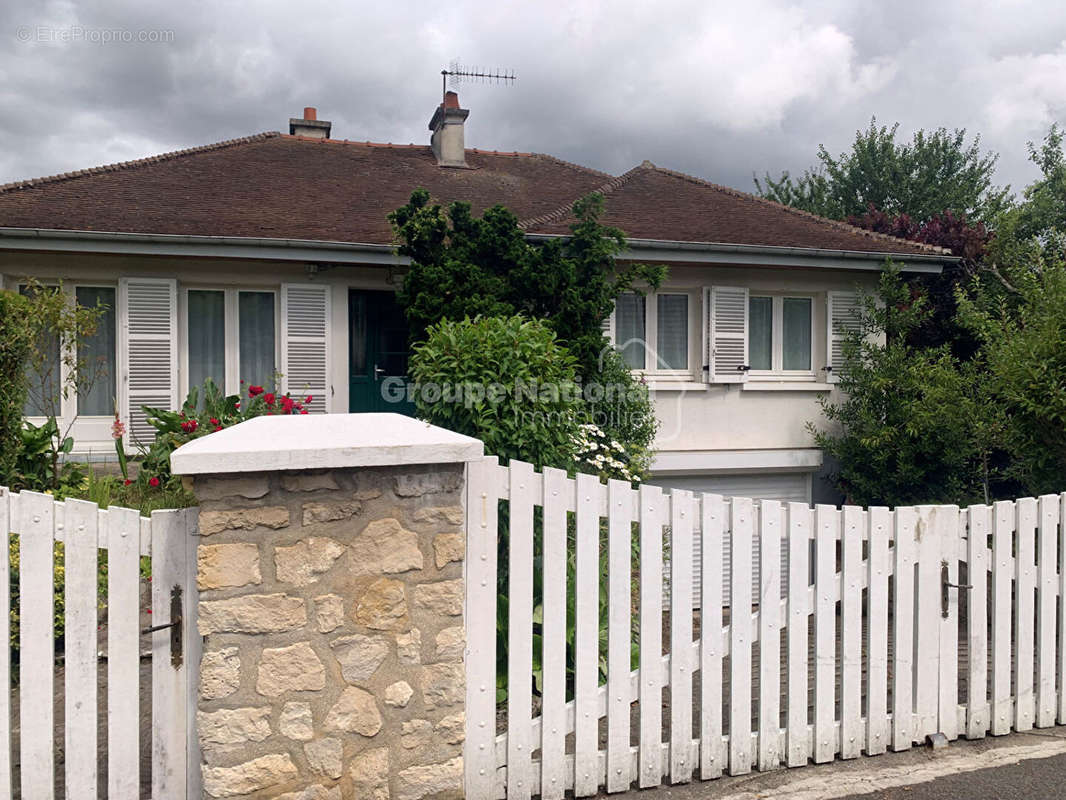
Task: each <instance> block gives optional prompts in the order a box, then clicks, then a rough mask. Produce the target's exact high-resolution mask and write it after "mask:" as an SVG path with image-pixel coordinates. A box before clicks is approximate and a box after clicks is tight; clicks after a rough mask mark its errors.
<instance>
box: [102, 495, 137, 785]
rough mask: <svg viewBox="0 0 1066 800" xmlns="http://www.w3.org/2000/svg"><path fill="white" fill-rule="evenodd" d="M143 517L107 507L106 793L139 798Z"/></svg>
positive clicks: (124, 510)
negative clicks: (133, 689) (139, 688)
mask: <svg viewBox="0 0 1066 800" xmlns="http://www.w3.org/2000/svg"><path fill="white" fill-rule="evenodd" d="M140 538H141V518H140V515H139V514H138V513H137V512H136V511H134V510H132V509H129V508H115V507H112V508H109V509H108V510H107V599H108V603H107V787H108V788H107V793H108V797H137V796H138V792H139V791H140V790H139V786H140V758H141V749H140V736H139V733H140V723H139V718H140V703H139V702H138V701H139V692H137V691H131V687H136V686H139V685H140V670H139V666H140V645H141V642H140V633H141V630H140V613H139V612H140V576H141V573H140V566H141V552H140Z"/></svg>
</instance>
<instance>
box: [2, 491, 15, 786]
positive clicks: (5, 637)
mask: <svg viewBox="0 0 1066 800" xmlns="http://www.w3.org/2000/svg"><path fill="white" fill-rule="evenodd" d="M13 504H14V495H12V494H11V492H10V491H9V490H8V489H7V487H6V486H0V534H3V537H4V538H3V547H0V642H10V641H11V561H10V559H11V549H10V548H9V547H8V542H9V538H10V536H9V534H10V532H12V531H14V530H15V527H14V522H15V520H14V518H13V515H12V513H11V510H12V506H13ZM10 686H11V648H10V647H0V797H4V796H9V795H10V796H14V787H13V786H12V781H11V779H12V774H11V746H10V742H11V692H10V691H9V688H10Z"/></svg>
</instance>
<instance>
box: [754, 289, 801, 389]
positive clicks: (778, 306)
mask: <svg viewBox="0 0 1066 800" xmlns="http://www.w3.org/2000/svg"><path fill="white" fill-rule="evenodd" d="M756 297H769V298H771V300H772V304H773V305H772V308H771V315H770V319H771V325H772V331H771V339H770V363H771V366H770V369H750V370H748V379H749V380H753V381H759V380H773V381H804V382H810V381H813V380H815V377H816V375H817V373H816V371H815V367H814V363H815V360H814V353H815V325H814V316H815V315H814V309H815V299H816V298H815V295H813V294H803V293H797V292H766V291H760V290H758V289H751V290H749V291H748V302H749V303H750V302H751V300H753V299H755V298H756ZM785 300H807V301H809V302H810V304H811V368H810V369H789V370H786V369H785V368H784V359H785V348H784V329H785V326H784V321H785V312H784V308H785V303H784V301H785ZM749 308H750V306H749ZM749 313H750V312H749ZM747 348H748V356H747V360H748V361H750V360H751V327H750V322H749V328H748V343H747Z"/></svg>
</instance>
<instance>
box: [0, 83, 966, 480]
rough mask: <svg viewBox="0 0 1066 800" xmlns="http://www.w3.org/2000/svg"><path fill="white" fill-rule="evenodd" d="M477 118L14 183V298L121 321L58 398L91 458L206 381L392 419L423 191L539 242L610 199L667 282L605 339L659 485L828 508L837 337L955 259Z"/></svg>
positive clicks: (289, 138)
mask: <svg viewBox="0 0 1066 800" xmlns="http://www.w3.org/2000/svg"><path fill="white" fill-rule="evenodd" d="M468 113H469V112H468V111H467V110H465V109H462V108H460V107H459V103H458V98H457V97H456V96H455V95H454V94H452V93H449V94H448V95H447V97H446V102H445V103H442V104H441V106H440V107H438V108H437V109H436V111H435V112H434V114H433V117H432V120H431V122H430V129H431V131H432V139H431V144H430V145H428V146H427V145H395V144H380V143H372V142H356V141H348V140H338V139H335V138H332V130H331V125H330V123H329V122H326V121H323V120H319V119H317V114H316V112H315V109H313V108H307V109H305V110H304V114H303V117H302V118H299V119H291V120H289V132H288V134H281V133H260V134H257V135H254V136H248V137H245V138H241V139H234V140H230V141H224V142H219V143H217V144H211V145H206V146H204V147H197V148H193V149H189V150H181V151H178V152H173V153H167V154H164V155H160V156H156V157H152V158H146V159H141V160H137V161H131V162H127V163H122V164H114V165H110V166H103V167H94V168H90V169H85V170H81V171H79V172H74V173H67V174H63V175H56V176H52V177H46V178H39V179H33V180H25V181H19V182H16V183H12V184H8V185H6V186H2V187H0V280H2V285H3V286H4V287H5V288H9V289H14V288H17V287H18V286H19V285H20V284H21V283H23V282H24V281H25V279H26V276H34V277H35V278H37V279H38V280H40V281H41V282H44V283H47V282H50V281H51V282H55V281H62V283H63V286H64V290H65V291H67V292H69V293H70V295H71V296H72V297H73V298H77V299H78V300H79V301H81V302H84V303H89V304H93V303H95V302H97V301H102V302H104V303H106V304H107V305H108V306H109V307H110V309H111V310H110V311H109V312H108V313H107V315H106V317H105V319H104V321H103V324H102V325H101V328H100V331H99V332H98V333H97V335H96V337H95V338H94V340H93V341H92V342H88V343H85V345H84V346H86V347H88V348H90V350H91V352H92V353H94V354H98V355H99V356H100V357H102V358H104V359H105V360H106V361H107V364H108V368H109V374H110V378H109V379H108V381H107V383H106V384H105V385H103V386H97V387H94V389H93V391H92V392H89V393H87V395H86V396H83V397H75V396H71V397H69V398H66V399H65V400H64V401H63V415H64V417H65V418H67V419H71V420H72V419H74V418H75V417H77V421H76V423H75V425H74V429H73V434H74V436H75V439H76V442H77V444H78V448H79V450H80V451H81V452H84V453H87V454H88V455H90V457H95V456H94V455H93V454H96V456H101V455H104V454H108V453H113V446H112V441H111V439H110V435H109V434H110V425H111V422H112V420H113V415H114V413H115V411H116V410H117V412H118V414H119V416H120V417H121V418H123V419H124V420H125V421H127V422H128V424H129V426H130V429H131V432H132V434H133V436H134V437H135V438H139V439H143V438H145V437H147V436H150V435H151V432H152V431H151V428H150V427H149V426H147V425H146V423H145V420H144V415H143V414H142V413H141V411H140V407H141V406H142V405H145V404H146V405H152V406H170V407H176V405H177V404H178V403H179V402H180V398H182V397H184V395H185V393H186V392H187V390H188V388H189V387H190V386H195V385H199V384H200V383H201V382H202V381H203V380H204V378H206V377H208V376H212V377H214V378H215V379H216V381H217V382H218V383H220V384H221V385H224V387H225V388H226V389H227V390H228V391H230V392H236V391H238V390H239V386H240V381H241V380H246V381H248V382H250V383H269V382H270V381H271V380H272V376H273V375H274V373H275V372H280V373H281V374H282V376H283V377H282V379H281V383H282V386H281V388H282V389H283V390H288V389H291V390H293V391H295V392H300V393H305V392H306V393H307V394H310V395H312V397H313V402H312V408H313V410H315V411H320V412H322V411H325V412H349V411H367V410H384V409H396V408H398V407H400V406H397V405H396V404H394V403H390V402H389V400H390V398H389V397H386V396H383V394H387V393H383V391H382V387H383V386H384V385H385V384H386V382H387V379H388V378H389V377H395V376H402V375H403V374H404V372H405V370H406V360H407V343H406V338H407V332H406V326H405V323H404V319H403V316H402V314H401V313H400V311H399V310H398V308H397V306H396V303H395V301H394V298H393V295H394V291H395V287H396V286H397V283H398V281H399V280H400V278H401V276H402V273H403V271H404V260H403V259H402V258H400V257H398V256H397V255H396V254H395V252H394V250H393V247H392V234H391V231H390V228H389V224H388V222H387V220H386V215H387V214H388V212H390V211H392V210H393V209H395V208H397V207H399V206H400V205H402V204H404V203H405V202H406V201H407V199H408V197H409V195H410V192H411V190H412V189H414V188H416V187H425V188H426V189H428V190H429V191H430V192H431V193H432V194H433V195H434V196H435V197H436V198H439V199H440V200H442V201H451V200H465V201H469V202H470V203H471V204H472V205H473V206H474V209H475V211H478V210H482V209H484V208H487V207H489V206H492V205H494V204H497V203H501V204H503V205H506V206H508V207H509V208H511V209H512V210H513V211H514V212H515V213H516V214H517V215H518V216H519V218H520V219H521V220H522V221H523V222H522V224H523V227H524V229H525V230H526V231H527V232H528V235H529V237H530V239H533V240H540V239H544V238H546V237H552V236H562V235H565V234H566V233H567V231H568V228H567V225H568V223H569V217H570V208H571V205H572V203H573V201H574V200H575V199H577V198H578V197H581V196H583V195H585V194H587V193H588V192H591V191H600V192H602V193H603V194H604V195H605V196H606V206H607V213H606V215H605V218H604V221H605V222H606V223H607V224H610V225H616V226H618V227H620V228H622V229H623V230H624V231H625V232H626V234H627V235H628V237H629V242H630V249H629V251H628V252H627V253H625V254H624V257H625V258H626V259H636V260H640V261H646V262H654V263H663V264H666V265H668V266H669V267H670V276H669V279H668V281H667V282H666V284H665V285H664V286H663V287H662V288H661V290H660V291H658V292H657V293H655V294H651V295H648V296H647V297H639V296H636V295H633V296H627V297H625V298H623V299H622V300H621V301H620V302H619V303H618V305H617V308H616V310H615V312H614V314H613V315H612V318H611V319H610V320H609V322H608V326H609V330H610V335H611V336H612V337H613V340H614V341H615V342H616V343H617V346H619V347H620V348H621V349H622V351H623V353H624V354H625V357H626V358H627V359H628V361H629V363H630V364H631V366H632V367H633V368H634V369H635V370H639V371H641V372H642V373H643V374H644V375H645V376H646V378H647V381H648V383H649V385H650V387H651V389H652V391H653V392H654V397H655V403H656V408H657V412H658V415H659V418H660V420H661V431H660V433H659V435H658V440H657V454H656V456H655V460H654V463H653V473H654V480H655V481H656V482H660V483H665V484H668V485H671V486H680V487H684V488H699V489H705V490H711V491H721V492H724V493H728V494H732V493H742V494H745V495H749V496H753V497H774V498H781V499H789V500H806V501H811V500H812V499H815V500H816V499H818V498H819V497H821V496H824V492H825V491H826V489H825V488H824V487H820V482H818V481H815V480H814V478H815V477H816V476H817V475H818V474H819V471H820V470H823V469H824V467H823V463H822V454H821V453H820V452H819V451H818V450H817V449H816V448H815V447H814V446H813V443H812V440H811V436H810V434H809V433H808V431H807V429H806V424H807V422H808V421H810V420H817V419H818V418H819V415H820V412H819V407H818V400H819V398H820V397H823V396H825V395H826V394H827V393H832V392H833V391H834V386H833V368H835V367H839V357H840V352H839V346H838V341H837V337H836V335H835V333H834V331H835V330H837V328H836V327H835V325H834V321H836V322H840V321H842V320H844V319H845V318H846V316H847V313H848V312H849V310H850V308H851V306H852V304H854V302H855V289H856V286H861V285H865V286H872V285H873V284H874V281H875V280H876V275H877V272H878V271H879V270H880V269H881V268H882V266H883V264H884V262H885V259H886V258H892V259H893V260H895V261H897V262H900V263H902V264H903V265H904V268H905V269H906V270H910V271H912V272H937V271H939V270H940V269H941V268H942V265H943V264H945V263H947V262H949V261H952V260H953V259H952V258H951V256H949V255H948V254H947V253H946V252H945V251H942V250H940V249H938V248H934V247H929V246H925V245H921V244H916V243H913V242H907V241H902V240H898V239H893V238H891V237H887V236H883V235H879V234H874V233H871V232H869V231H864V230H860V229H857V228H853V227H850V226H848V225H845V224H842V223H839V222H832V221H828V220H824V219H820V218H817V217H814V216H811V215H809V214H806V213H803V212H800V211H797V210H795V209H791V208H786V207H783V206H780V205H777V204H774V203H771V202H768V201H766V200H763V199H760V198H757V197H754V196H751V195H748V194H744V193H742V192H738V191H735V190H733V189H728V188H724V187H722V186H717V185H715V184H712V183H709V182H707V181H704V180H701V179H698V178H694V177H690V176H688V175H683V174H680V173H677V172H672V171H670V170H667V169H662V168H660V167H657V166H655V165H653V164H651V163H649V162H644V163H643V164H640V165H639V166H637V167H634V168H633V169H631V170H630V171H628V172H626V173H625V174H623V175H619V176H614V175H608V174H605V173H602V172H599V171H597V170H593V169H589V168H587V167H582V166H579V165H576V164H571V163H568V162H566V161H562V160H560V159H558V158H554V157H552V156H548V155H540V154H533V153H517V152H496V151H485V150H480V149H468V148H466V147H465V145H464V138H465V136H464V126H465V122H466V119H467V115H468ZM29 412H30V413H31V414H32V409H29Z"/></svg>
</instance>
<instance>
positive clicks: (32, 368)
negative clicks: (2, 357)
mask: <svg viewBox="0 0 1066 800" xmlns="http://www.w3.org/2000/svg"><path fill="white" fill-rule="evenodd" d="M37 291H46V292H57V291H59V287H58V286H55V285H52V286H41V287H40V289H38V290H37ZM33 293H35V290H34V289H33V288H32V287H30V286H26V285H25V284H23V285H20V286H19V294H21V295H24V296H27V297H29V296H30V295H31V294H33ZM36 346H37V350H38V351H39V352H40V353H41V355H42V356H43V359H42V360H41V363H34V364H28V365H27V370H26V371H27V375H26V403H25V405H23V407H22V413H23V414H25V415H26V416H27V417H49V416H52V415H55V416H57V417H59V416H62V410H61V404H62V390H61V386H62V379H63V375H62V372H63V362H62V358H61V357H60V342H59V337H58V336H56V335H55V334H52V333H49V332H47V331H45V332H43V333H42V334H41V337H40V339H39V340H38V342H37V345H36ZM35 360H36V359H35Z"/></svg>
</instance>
